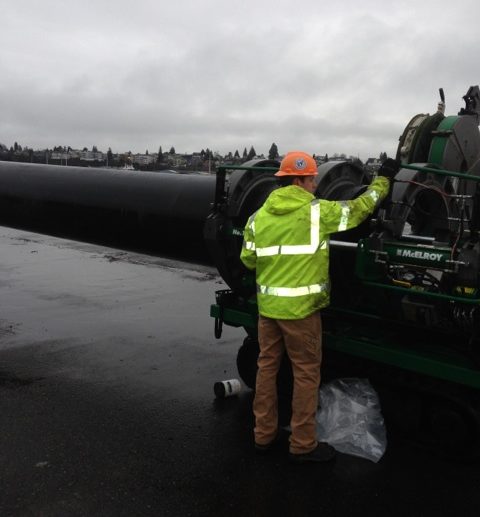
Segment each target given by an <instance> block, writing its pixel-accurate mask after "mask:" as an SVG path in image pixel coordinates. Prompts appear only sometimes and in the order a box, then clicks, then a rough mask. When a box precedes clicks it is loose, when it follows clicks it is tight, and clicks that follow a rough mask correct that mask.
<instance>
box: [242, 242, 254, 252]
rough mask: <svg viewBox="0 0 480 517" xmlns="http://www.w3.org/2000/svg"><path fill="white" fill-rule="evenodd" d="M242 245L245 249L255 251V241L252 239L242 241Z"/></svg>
mask: <svg viewBox="0 0 480 517" xmlns="http://www.w3.org/2000/svg"><path fill="white" fill-rule="evenodd" d="M243 247H244V248H245V249H246V250H250V251H255V243H254V242H252V241H243Z"/></svg>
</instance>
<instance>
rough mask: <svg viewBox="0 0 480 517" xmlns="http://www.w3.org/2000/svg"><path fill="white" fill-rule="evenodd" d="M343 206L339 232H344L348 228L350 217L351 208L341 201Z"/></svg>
mask: <svg viewBox="0 0 480 517" xmlns="http://www.w3.org/2000/svg"><path fill="white" fill-rule="evenodd" d="M340 205H341V206H342V215H341V216H340V223H339V224H338V231H339V232H343V231H345V230H346V229H347V228H348V218H349V216H350V208H349V207H348V205H347V203H346V202H345V201H340Z"/></svg>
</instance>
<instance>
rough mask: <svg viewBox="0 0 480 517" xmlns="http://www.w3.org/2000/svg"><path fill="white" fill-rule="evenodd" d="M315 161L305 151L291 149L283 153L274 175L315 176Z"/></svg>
mask: <svg viewBox="0 0 480 517" xmlns="http://www.w3.org/2000/svg"><path fill="white" fill-rule="evenodd" d="M317 174H318V171H317V163H316V162H315V160H314V159H313V158H312V157H311V156H310V155H309V154H307V153H303V152H302V151H291V152H289V153H287V154H286V155H285V158H284V159H283V160H282V163H281V164H280V169H279V170H278V172H276V173H275V176H316V175H317Z"/></svg>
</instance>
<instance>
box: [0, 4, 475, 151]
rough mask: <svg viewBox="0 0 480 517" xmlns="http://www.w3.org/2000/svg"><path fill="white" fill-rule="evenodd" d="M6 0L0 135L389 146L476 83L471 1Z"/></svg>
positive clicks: (125, 145)
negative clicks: (416, 120)
mask: <svg viewBox="0 0 480 517" xmlns="http://www.w3.org/2000/svg"><path fill="white" fill-rule="evenodd" d="M328 3H329V4H331V5H324V4H326V2H324V3H322V2H321V1H320V0H244V1H239V0H237V1H236V2H233V1H228V0H173V1H168V2H165V1H162V0H136V1H127V0H63V1H60V0H41V1H40V0H16V1H15V2H13V1H9V2H7V1H5V2H2V6H1V10H0V17H1V29H0V73H1V79H0V143H4V144H6V145H8V146H10V145H13V143H14V142H15V141H17V142H18V143H19V144H21V145H27V146H29V147H33V148H34V149H37V148H45V147H50V148H51V147H53V146H56V145H71V146H72V147H74V148H83V147H84V146H86V147H88V148H91V147H92V146H93V145H97V146H98V148H99V149H100V150H105V151H106V150H107V148H108V147H111V148H112V150H113V151H114V152H122V151H127V150H131V151H132V152H144V151H145V150H146V149H148V150H149V151H150V152H156V151H157V150H158V147H159V146H160V145H161V146H162V148H163V150H164V151H165V150H168V149H169V148H170V147H171V146H172V145H173V146H175V149H176V150H177V152H193V151H196V150H200V149H202V148H207V147H209V148H210V149H212V150H218V151H219V152H221V153H222V154H224V153H227V152H228V151H232V152H234V151H235V150H236V149H238V150H239V151H240V152H242V151H243V148H244V147H247V149H249V148H250V146H251V145H253V146H254V147H255V149H256V151H257V153H267V152H268V149H269V148H270V145H271V143H272V142H275V143H276V144H277V145H278V147H279V151H280V152H281V153H284V152H286V151H288V150H293V149H301V150H305V151H307V152H310V153H314V152H315V153H320V154H324V153H325V152H327V153H328V154H330V155H332V154H333V153H335V152H337V153H346V154H352V155H359V156H360V157H361V158H362V159H365V158H366V157H368V156H378V154H379V152H381V151H386V152H387V153H388V154H389V155H394V154H395V150H396V147H397V143H398V137H399V135H400V134H401V132H402V131H403V128H404V127H405V125H406V124H407V122H408V121H409V120H410V118H411V117H412V116H413V115H415V114H417V113H422V112H423V113H432V112H434V111H435V110H436V104H437V101H438V88H439V87H443V88H444V90H445V93H446V97H447V110H446V113H447V114H456V113H457V112H458V110H459V108H461V107H462V106H463V105H464V104H463V101H462V99H461V97H462V96H463V95H464V94H465V93H466V91H467V89H468V87H469V86H471V85H476V84H479V82H480V69H479V66H478V63H479V56H478V42H479V33H480V30H479V25H478V22H479V19H480V16H479V15H480V2H479V1H478V0H456V1H454V2H439V1H438V0H437V1H430V0H426V1H421V0H397V1H395V2H389V1H387V0H383V1H381V0H363V1H354V0H346V1H341V0H338V1H336V2H335V1H331V2H328Z"/></svg>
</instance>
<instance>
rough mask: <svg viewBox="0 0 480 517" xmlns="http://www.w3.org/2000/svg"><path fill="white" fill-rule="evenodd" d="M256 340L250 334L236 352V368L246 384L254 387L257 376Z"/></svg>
mask: <svg viewBox="0 0 480 517" xmlns="http://www.w3.org/2000/svg"><path fill="white" fill-rule="evenodd" d="M258 353H259V348H258V341H257V340H256V339H254V338H252V337H250V336H247V337H246V338H245V339H244V340H243V345H242V346H241V347H240V348H239V349H238V353H237V370H238V373H239V375H240V377H241V379H242V381H243V382H244V383H245V385H246V386H248V387H249V388H251V389H252V390H253V389H255V380H256V378H257V359H258Z"/></svg>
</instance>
